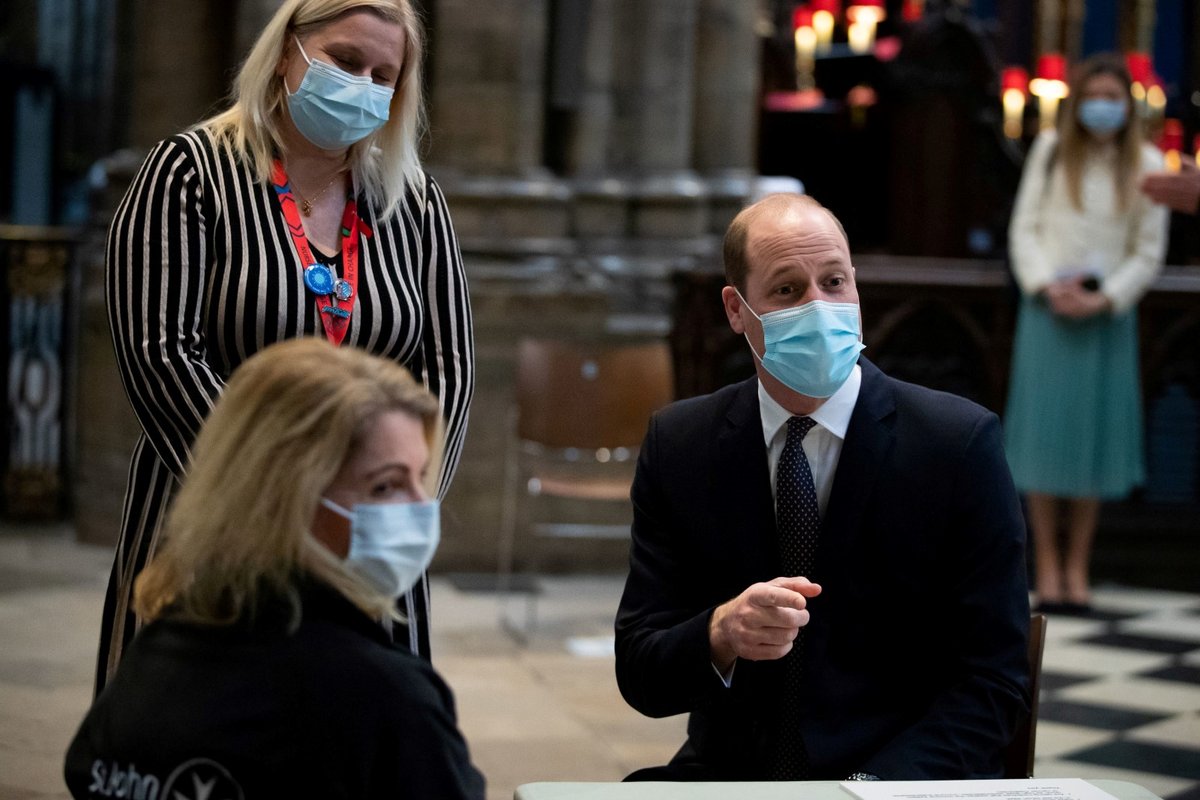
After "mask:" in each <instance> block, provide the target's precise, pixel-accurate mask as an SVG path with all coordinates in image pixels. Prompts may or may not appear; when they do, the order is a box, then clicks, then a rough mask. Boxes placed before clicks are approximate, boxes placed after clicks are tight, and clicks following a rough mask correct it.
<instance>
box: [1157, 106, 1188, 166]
mask: <svg viewBox="0 0 1200 800" xmlns="http://www.w3.org/2000/svg"><path fill="white" fill-rule="evenodd" d="M1158 147H1159V149H1161V150H1162V151H1163V163H1164V164H1165V165H1166V167H1167V169H1168V170H1170V171H1171V172H1179V170H1180V168H1181V167H1182V164H1181V163H1180V161H1181V156H1180V155H1179V151H1180V150H1182V149H1183V123H1182V122H1180V121H1179V120H1177V119H1165V120H1163V129H1162V135H1161V136H1159V137H1158Z"/></svg>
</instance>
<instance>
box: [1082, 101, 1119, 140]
mask: <svg viewBox="0 0 1200 800" xmlns="http://www.w3.org/2000/svg"><path fill="white" fill-rule="evenodd" d="M1128 113H1129V110H1128V106H1127V104H1126V103H1125V102H1124V101H1123V100H1106V99H1104V98H1102V97H1093V98H1091V99H1090V100H1084V101H1082V102H1080V104H1079V114H1078V116H1079V124H1080V125H1082V126H1083V127H1084V128H1086V129H1087V130H1089V131H1091V132H1092V133H1095V134H1098V135H1100V136H1103V135H1105V134H1108V133H1113V132H1114V131H1119V130H1121V128H1123V127H1124V126H1125V117H1126V115H1127V114H1128Z"/></svg>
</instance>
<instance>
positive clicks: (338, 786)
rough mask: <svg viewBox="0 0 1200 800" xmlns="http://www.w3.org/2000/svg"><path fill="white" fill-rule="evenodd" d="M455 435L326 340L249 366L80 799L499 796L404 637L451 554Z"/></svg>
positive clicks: (413, 390)
mask: <svg viewBox="0 0 1200 800" xmlns="http://www.w3.org/2000/svg"><path fill="white" fill-rule="evenodd" d="M441 428H442V422H441V416H440V413H439V408H438V402H437V399H436V398H434V397H433V396H432V395H431V394H430V393H429V392H427V391H426V390H425V389H423V388H422V387H421V386H420V385H419V384H418V383H417V382H416V381H415V380H413V378H412V376H411V375H409V373H408V372H407V371H406V370H405V369H404V368H403V367H400V366H399V365H397V364H396V363H394V362H393V361H390V360H387V359H382V358H376V357H374V356H370V355H367V354H366V353H363V352H362V351H360V350H356V349H354V348H337V347H335V346H333V345H332V344H330V343H328V342H326V341H322V340H321V339H317V338H315V337H307V338H302V339H296V340H293V341H289V342H284V343H282V344H278V345H275V346H273V347H269V348H267V349H266V350H263V351H262V352H261V353H260V354H258V355H256V356H253V357H251V358H250V359H249V360H247V361H246V362H245V364H244V365H243V366H242V367H240V368H239V369H238V370H237V372H235V373H234V375H233V377H232V378H231V379H230V381H229V384H228V386H227V387H226V388H225V391H224V393H223V395H222V396H221V398H220V399H219V400H218V401H217V403H216V405H215V406H214V407H213V409H212V413H211V414H210V415H209V419H208V421H207V422H206V423H205V425H204V427H203V429H202V430H201V432H200V435H199V436H198V437H197V439H196V442H195V448H194V460H193V462H192V464H191V467H190V468H189V470H188V476H187V478H186V479H185V480H184V483H183V486H182V488H181V489H180V490H179V492H178V496H177V498H176V499H175V502H174V505H173V506H172V510H171V513H170V516H169V518H168V521H167V525H166V531H167V537H166V538H165V541H164V543H163V546H162V547H160V549H159V551H158V553H157V554H156V555H155V557H154V558H153V560H152V561H151V562H150V563H149V564H148V565H147V567H146V568H145V569H144V570H143V571H142V573H141V575H140V576H139V578H138V580H137V591H136V599H135V607H136V610H137V613H138V614H139V616H140V617H141V618H142V619H145V620H147V621H148V624H147V625H146V627H145V628H143V629H142V630H141V631H140V633H139V634H138V636H137V637H136V638H135V639H134V641H133V643H132V644H131V645H130V646H129V648H128V649H127V652H126V654H125V657H124V658H123V659H122V661H121V666H120V668H119V669H118V670H117V672H116V674H115V675H114V677H113V679H112V681H111V682H110V683H109V685H108V686H107V687H106V688H105V690H104V692H102V693H101V694H100V696H99V697H98V698H97V700H96V702H95V704H94V705H93V706H92V708H91V710H90V711H89V712H88V714H87V717H86V718H85V719H84V721H83V724H82V726H81V728H80V730H79V732H78V733H77V734H76V736H75V739H74V741H73V742H72V743H71V746H70V750H69V751H68V753H67V758H66V770H65V771H66V779H67V785H68V787H69V788H70V790H71V794H72V795H73V796H74V797H77V798H84V797H88V798H92V797H94V798H101V797H135V796H136V797H161V798H176V797H200V796H205V797H212V798H214V800H215V798H254V797H262V798H274V797H279V798H284V797H363V798H365V797H412V798H437V800H442V799H443V798H482V797H483V793H484V787H483V779H482V777H481V776H480V775H479V773H478V771H477V770H476V769H475V768H474V767H473V766H472V765H471V762H470V759H469V756H468V753H467V747H466V743H465V742H464V741H463V738H462V735H461V734H460V733H459V731H458V727H457V724H456V722H455V713H454V705H453V699H452V697H451V694H450V689H449V688H448V687H447V686H446V684H445V683H444V682H443V681H442V680H441V678H439V677H438V675H437V674H436V673H435V672H434V670H433V668H432V667H431V666H430V665H429V663H428V662H427V661H425V660H424V659H421V658H419V657H417V656H415V655H413V654H412V653H411V652H410V651H409V650H408V648H407V647H405V646H397V645H396V644H394V643H393V640H392V635H391V632H390V631H391V623H392V622H393V621H396V620H398V619H399V615H398V614H397V612H396V610H395V599H396V597H397V596H398V595H400V594H401V593H402V592H403V591H405V590H406V589H407V588H409V587H410V586H412V584H413V583H414V582H416V581H417V580H418V579H419V578H420V577H421V575H422V573H423V572H424V571H425V569H426V568H427V567H428V565H429V562H430V560H431V559H432V558H433V554H434V551H435V550H436V549H437V544H438V538H439V528H438V504H437V501H435V500H430V499H429V494H428V492H429V490H430V489H431V488H432V485H433V484H434V483H435V482H436V475H437V454H438V450H439V449H440V445H441V440H442V439H441ZM427 486H428V487H429V488H427Z"/></svg>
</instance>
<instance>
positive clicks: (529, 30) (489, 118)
mask: <svg viewBox="0 0 1200 800" xmlns="http://www.w3.org/2000/svg"><path fill="white" fill-rule="evenodd" d="M546 3H547V0H494V1H493V2H489V3H487V4H486V8H484V7H483V6H481V5H480V3H479V2H478V1H477V0H440V2H438V4H437V29H436V30H435V31H434V32H433V35H434V38H435V41H434V42H433V43H432V56H433V64H432V65H431V67H432V70H433V75H434V76H435V80H436V90H435V92H434V94H433V97H432V98H431V103H430V111H431V115H430V120H431V133H432V141H431V150H430V157H429V162H430V163H431V164H434V165H437V166H439V167H449V168H452V169H455V170H462V171H470V172H474V173H483V174H492V175H527V174H530V173H536V172H538V171H539V170H540V167H541V163H542V120H543V89H544V84H545V61H546V20H547V13H546Z"/></svg>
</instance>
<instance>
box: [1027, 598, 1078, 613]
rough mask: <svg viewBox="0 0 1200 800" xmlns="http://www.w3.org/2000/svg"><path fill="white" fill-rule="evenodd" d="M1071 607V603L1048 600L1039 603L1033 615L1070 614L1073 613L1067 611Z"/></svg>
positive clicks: (1034, 608)
mask: <svg viewBox="0 0 1200 800" xmlns="http://www.w3.org/2000/svg"><path fill="white" fill-rule="evenodd" d="M1070 605H1071V604H1070V603H1063V602H1061V601H1050V600H1047V601H1045V602H1042V603H1038V604H1037V605H1036V606H1034V607H1033V613H1035V614H1070V613H1071V612H1070V611H1068V610H1067V609H1068V607H1069V606H1070Z"/></svg>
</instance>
